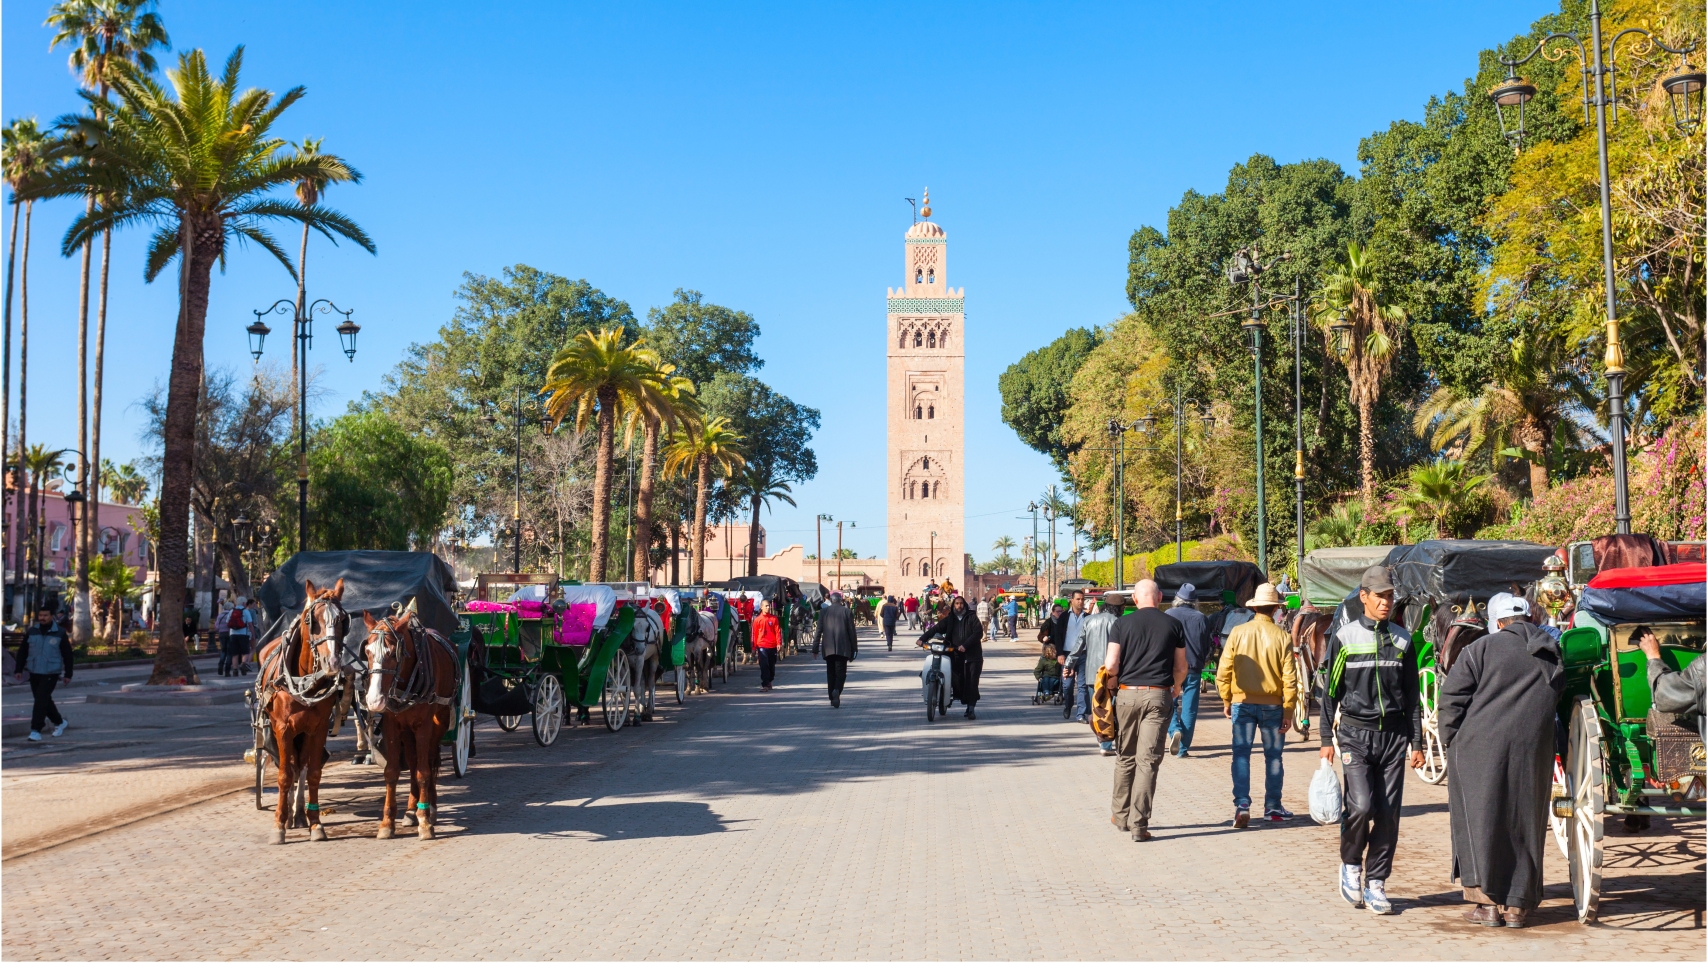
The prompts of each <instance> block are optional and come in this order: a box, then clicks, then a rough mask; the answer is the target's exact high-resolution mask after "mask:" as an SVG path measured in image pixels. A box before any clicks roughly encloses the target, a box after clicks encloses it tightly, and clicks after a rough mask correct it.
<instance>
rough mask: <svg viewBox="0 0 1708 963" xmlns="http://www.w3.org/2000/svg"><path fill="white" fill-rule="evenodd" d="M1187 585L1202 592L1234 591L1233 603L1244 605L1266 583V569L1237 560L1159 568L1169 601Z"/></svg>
mask: <svg viewBox="0 0 1708 963" xmlns="http://www.w3.org/2000/svg"><path fill="white" fill-rule="evenodd" d="M1187 582H1191V583H1192V586H1193V587H1194V588H1196V589H1197V590H1198V591H1199V592H1200V593H1206V594H1211V595H1214V594H1220V593H1224V592H1231V593H1233V604H1235V605H1244V604H1245V603H1247V602H1249V601H1251V597H1252V596H1253V595H1256V594H1257V587H1258V586H1259V585H1261V584H1262V583H1263V570H1262V569H1260V568H1258V567H1257V566H1256V565H1253V564H1252V563H1250V562H1236V561H1219V562H1170V563H1168V564H1167V565H1158V566H1157V567H1156V583H1157V584H1158V585H1160V586H1162V597H1163V598H1165V599H1171V598H1174V593H1175V592H1176V591H1177V590H1178V589H1179V588H1180V586H1182V585H1185V584H1186V583H1187ZM1199 597H1200V598H1203V597H1204V595H1202V594H1201V595H1200V596H1199ZM1224 601H1226V599H1225V597H1224Z"/></svg>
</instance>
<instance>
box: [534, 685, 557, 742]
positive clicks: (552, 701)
mask: <svg viewBox="0 0 1708 963" xmlns="http://www.w3.org/2000/svg"><path fill="white" fill-rule="evenodd" d="M563 704H564V703H563V683H562V682H559V681H558V678H557V676H555V675H552V674H550V673H547V674H546V675H544V676H541V677H540V684H539V686H538V687H537V688H535V689H534V741H535V742H537V743H539V744H540V745H542V746H549V745H551V744H552V743H554V742H556V741H557V734H558V732H559V730H561V729H562V728H563Z"/></svg>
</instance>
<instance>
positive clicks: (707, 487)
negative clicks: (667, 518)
mask: <svg viewBox="0 0 1708 963" xmlns="http://www.w3.org/2000/svg"><path fill="white" fill-rule="evenodd" d="M742 441H743V439H742V437H741V436H740V435H738V434H736V433H735V432H734V431H733V430H732V429H731V428H730V426H729V419H728V418H712V419H711V420H709V421H701V422H696V423H695V424H693V425H691V426H689V427H688V429H687V430H684V431H679V432H677V433H676V434H675V435H672V436H671V442H670V447H669V448H667V449H666V450H665V452H664V477H665V478H675V477H677V476H679V475H680V476H686V475H687V474H688V473H689V472H690V471H692V472H693V473H694V479H695V484H694V525H693V536H692V537H693V539H694V548H693V553H694V554H693V564H692V566H691V571H690V572H689V579H690V580H691V581H692V582H693V584H695V585H699V584H700V583H702V582H704V581H705V576H706V500H707V497H708V496H709V495H710V493H711V489H712V478H713V477H714V476H716V477H719V478H728V477H729V476H730V475H732V474H734V473H735V472H736V470H737V469H739V468H740V467H741V466H742V465H743V464H745V458H746V453H745V452H744V451H743V449H742V445H741V443H742Z"/></svg>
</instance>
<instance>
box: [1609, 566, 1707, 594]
mask: <svg viewBox="0 0 1708 963" xmlns="http://www.w3.org/2000/svg"><path fill="white" fill-rule="evenodd" d="M1696 582H1708V564H1704V563H1702V562H1680V563H1678V564H1677V565H1650V566H1647V567H1644V568H1610V569H1608V570H1607V571H1605V572H1601V573H1598V574H1597V575H1596V576H1595V578H1592V579H1590V580H1589V587H1590V588H1638V587H1641V586H1644V585H1690V584H1693V583H1696Z"/></svg>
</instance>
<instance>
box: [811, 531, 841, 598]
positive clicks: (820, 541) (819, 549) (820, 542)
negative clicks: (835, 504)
mask: <svg viewBox="0 0 1708 963" xmlns="http://www.w3.org/2000/svg"><path fill="white" fill-rule="evenodd" d="M834 521H836V519H834V518H831V517H830V516H829V515H823V514H821V515H819V516H818V517H817V518H815V519H813V527H814V528H815V529H816V531H817V533H818V535H817V542H816V544H815V545H814V546H813V555H814V556H815V557H816V558H817V559H818V584H820V585H823V584H824V523H825V522H834Z"/></svg>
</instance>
